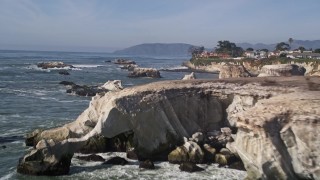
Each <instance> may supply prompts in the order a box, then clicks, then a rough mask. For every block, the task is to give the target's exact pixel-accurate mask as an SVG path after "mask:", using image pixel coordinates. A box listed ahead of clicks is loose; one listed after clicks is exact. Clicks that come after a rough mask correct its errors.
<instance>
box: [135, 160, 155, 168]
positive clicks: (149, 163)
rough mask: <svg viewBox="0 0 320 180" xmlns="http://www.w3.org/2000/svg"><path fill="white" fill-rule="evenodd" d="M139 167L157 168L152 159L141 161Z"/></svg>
mask: <svg viewBox="0 0 320 180" xmlns="http://www.w3.org/2000/svg"><path fill="white" fill-rule="evenodd" d="M139 168H143V169H155V167H154V164H153V162H152V161H150V160H145V161H140V162H139Z"/></svg>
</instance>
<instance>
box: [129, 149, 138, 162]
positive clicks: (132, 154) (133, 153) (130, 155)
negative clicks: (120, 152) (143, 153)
mask: <svg viewBox="0 0 320 180" xmlns="http://www.w3.org/2000/svg"><path fill="white" fill-rule="evenodd" d="M127 158H128V159H133V160H138V155H137V154H136V152H135V150H134V149H130V150H127Z"/></svg>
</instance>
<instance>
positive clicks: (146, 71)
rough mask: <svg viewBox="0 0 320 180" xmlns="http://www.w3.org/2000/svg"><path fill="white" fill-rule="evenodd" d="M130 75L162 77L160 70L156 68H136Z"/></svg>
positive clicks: (132, 76)
mask: <svg viewBox="0 0 320 180" xmlns="http://www.w3.org/2000/svg"><path fill="white" fill-rule="evenodd" d="M128 77H130V78H136V77H151V78H161V76H160V71H158V70H157V69H154V68H139V67H138V68H134V69H133V70H132V71H131V72H130V73H129V74H128Z"/></svg>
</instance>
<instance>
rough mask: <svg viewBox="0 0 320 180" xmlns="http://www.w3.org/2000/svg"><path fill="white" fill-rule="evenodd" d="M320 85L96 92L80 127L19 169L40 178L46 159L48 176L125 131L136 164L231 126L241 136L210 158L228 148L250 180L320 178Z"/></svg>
mask: <svg viewBox="0 0 320 180" xmlns="http://www.w3.org/2000/svg"><path fill="white" fill-rule="evenodd" d="M319 85H320V79H319V78H316V77H309V78H308V80H307V81H306V80H305V79H304V77H298V76H295V77H290V78H288V77H287V78H282V77H272V78H268V77H265V78H242V79H224V80H216V81H214V80H194V81H162V82H156V83H151V84H148V85H143V86H136V87H132V88H127V89H124V90H122V91H116V92H111V93H106V94H105V95H97V96H95V97H93V98H92V101H91V102H90V105H89V108H88V109H86V110H85V111H84V112H83V113H82V114H81V115H80V116H79V117H78V119H77V120H76V121H75V122H72V123H69V124H67V125H65V126H63V127H61V128H57V129H54V130H48V131H43V132H42V133H41V134H43V133H44V132H46V133H48V134H50V133H51V134H52V135H51V136H48V137H49V138H50V137H57V140H55V141H52V142H51V141H50V140H47V141H46V142H49V143H47V145H46V146H43V145H41V144H43V141H44V140H42V141H40V142H39V143H38V144H37V146H36V148H35V149H33V150H32V151H31V152H30V153H28V154H27V155H26V156H24V157H23V158H22V159H21V161H20V163H19V165H18V167H30V166H32V167H33V168H34V169H33V171H32V172H33V174H37V173H38V172H43V171H44V169H43V168H42V166H41V168H40V166H38V165H39V163H40V162H47V163H48V164H46V166H44V167H46V169H45V171H46V172H51V166H52V167H56V166H55V165H56V164H57V163H58V162H68V161H62V160H65V159H63V157H65V156H66V155H72V154H73V152H76V151H78V150H79V149H81V148H82V147H83V146H84V145H85V144H86V142H87V140H88V139H89V138H91V137H94V136H96V135H103V136H104V137H107V138H112V137H115V136H117V135H119V134H122V133H125V132H128V131H130V132H132V133H133V137H132V141H131V142H132V146H133V147H134V151H135V153H136V154H137V156H138V158H139V159H150V160H154V159H156V158H159V159H160V158H161V157H167V155H168V154H169V152H171V151H172V150H174V149H175V147H176V146H177V145H180V144H182V142H183V137H192V134H194V133H195V132H199V130H201V132H205V133H204V134H207V133H206V132H216V131H220V128H221V127H225V126H228V125H233V126H237V127H238V131H235V132H233V131H231V135H230V136H233V137H232V138H233V139H235V141H234V142H229V141H228V140H227V145H226V146H227V147H228V149H229V150H222V148H221V149H220V150H219V151H218V150H217V152H214V151H213V150H212V153H217V154H222V155H224V156H227V154H226V153H227V151H228V152H229V151H230V152H232V153H233V152H234V151H235V153H236V154H238V156H239V157H240V158H241V160H242V161H243V163H244V165H245V168H246V170H247V171H248V176H249V177H251V178H262V179H273V178H274V176H276V177H278V178H279V177H280V178H285V179H299V178H311V179H312V178H314V179H319V172H320V171H319V162H320V161H319V154H320V152H319V148H317V147H319V146H320V145H319V141H317V140H318V139H319V138H320V137H318V136H319V134H320V133H318V132H319V129H320V127H319V119H320V111H319V109H320V98H319V97H320V89H319V88H317V87H319ZM301 107H303V108H301ZM231 129H232V128H231ZM64 132H68V133H64ZM56 133H57V134H56ZM221 133H222V134H230V131H229V130H223V132H221ZM233 133H236V134H233ZM54 134H56V135H54ZM63 136H64V138H65V139H64V138H60V137H63ZM63 139H64V140H63ZM192 139H201V136H200V135H199V136H196V137H192ZM204 156H205V155H204ZM67 157H69V156H67ZM53 160H54V161H53ZM66 160H69V159H66ZM30 164H31V165H30ZM64 164H67V163H64ZM224 164H225V163H224ZM227 164H228V163H227ZM29 165H30V166H29ZM19 169H20V171H19V172H21V173H27V174H28V172H29V171H27V170H25V169H28V168H19ZM37 169H38V170H37ZM53 170H54V168H53ZM60 172H65V171H60ZM40 174H41V173H40Z"/></svg>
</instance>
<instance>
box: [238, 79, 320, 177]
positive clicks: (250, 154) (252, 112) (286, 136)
mask: <svg viewBox="0 0 320 180" xmlns="http://www.w3.org/2000/svg"><path fill="white" fill-rule="evenodd" d="M318 85H319V84H318ZM319 95H320V93H319V91H310V92H308V93H304V92H295V93H290V94H285V95H282V96H276V97H273V98H270V99H265V100H261V101H259V102H257V104H256V105H255V106H254V107H252V108H250V109H248V110H246V111H243V112H240V113H239V114H238V115H237V116H238V120H237V126H238V128H239V129H238V133H237V136H236V140H235V142H234V143H232V146H233V148H234V149H235V150H236V151H237V153H238V154H239V156H240V158H241V159H242V161H243V162H244V165H245V168H246V170H247V171H248V175H249V176H250V177H251V178H252V179H258V178H262V179H320V167H319V162H320V157H319V154H320V150H319V147H320V141H319V138H320V135H319V130H320V124H319V123H320V111H319V110H320V107H319V105H320V98H319ZM302 107H303V108H302Z"/></svg>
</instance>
